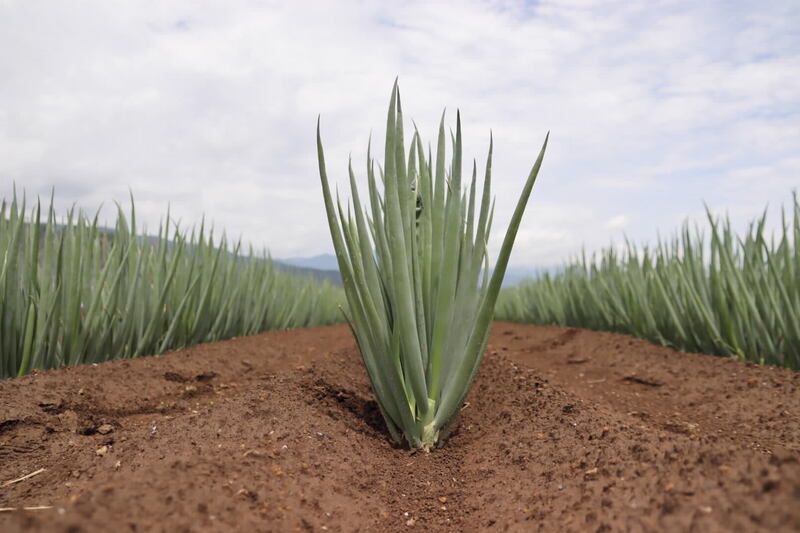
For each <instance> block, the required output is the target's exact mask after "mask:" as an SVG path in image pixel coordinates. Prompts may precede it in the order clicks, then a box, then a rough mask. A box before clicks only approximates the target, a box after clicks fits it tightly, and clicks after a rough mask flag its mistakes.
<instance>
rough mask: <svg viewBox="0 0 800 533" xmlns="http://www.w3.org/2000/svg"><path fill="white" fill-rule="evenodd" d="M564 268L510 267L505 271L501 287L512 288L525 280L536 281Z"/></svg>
mask: <svg viewBox="0 0 800 533" xmlns="http://www.w3.org/2000/svg"><path fill="white" fill-rule="evenodd" d="M563 268H564V267H562V266H546V267H545V266H540V267H512V268H508V269H506V275H505V277H504V278H503V287H513V286H515V285H518V284H519V283H520V282H523V281H526V280H534V279H537V278H539V277H541V276H543V275H544V274H550V275H551V276H552V275H555V274H558V273H559V272H560V271H561V270H563Z"/></svg>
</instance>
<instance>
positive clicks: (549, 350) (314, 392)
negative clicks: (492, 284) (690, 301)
mask: <svg viewBox="0 0 800 533" xmlns="http://www.w3.org/2000/svg"><path fill="white" fill-rule="evenodd" d="M491 344H492V348H491V351H490V355H488V356H487V357H486V359H485V361H484V366H483V368H482V369H481V372H480V374H479V376H478V379H477V380H476V383H475V386H474V388H473V391H472V393H471V395H470V398H469V405H470V407H469V409H464V410H462V412H461V415H460V416H461V418H460V421H459V422H458V425H457V427H456V430H455V431H454V433H453V435H452V437H451V439H450V440H449V441H448V443H447V445H446V446H445V447H444V448H442V449H437V450H434V451H433V452H432V453H429V454H428V453H417V454H413V455H410V454H409V452H408V450H402V449H397V448H395V447H393V446H392V444H391V443H390V441H389V439H388V437H387V435H386V434H385V429H384V427H383V421H382V418H381V415H380V412H379V411H378V407H377V405H376V404H375V402H374V400H373V397H372V395H371V393H370V390H369V383H368V380H367V379H366V376H365V375H364V371H363V368H362V364H361V362H360V360H359V356H358V352H357V351H356V348H355V345H354V342H353V339H352V337H351V335H350V333H349V331H348V329H347V328H346V326H336V327H328V328H310V329H304V330H295V331H276V332H268V333H265V334H262V335H258V336H254V337H248V338H239V339H236V340H231V341H226V342H220V343H215V344H209V345H203V346H197V347H194V348H191V349H188V350H183V351H179V352H173V353H170V354H168V355H165V356H162V357H158V358H142V359H137V360H118V361H113V362H110V363H106V364H101V365H97V366H85V367H77V368H68V369H62V370H57V371H48V372H41V373H37V374H35V375H32V376H28V377H25V378H22V379H17V380H9V381H4V382H0V479H16V478H17V476H19V473H20V472H26V471H28V472H33V471H35V470H37V469H40V468H46V469H47V475H43V476H34V477H29V478H28V479H26V480H25V483H14V484H11V485H9V486H7V487H4V488H3V490H2V492H0V507H2V508H3V510H4V511H7V512H4V513H2V515H0V530H2V531H4V532H6V531H7V532H16V531H47V532H50V531H53V532H66V531H81V532H93V531H108V530H109V529H114V528H116V527H124V528H135V529H137V530H140V531H142V530H152V529H155V530H164V531H181V530H184V531H204V530H215V531H276V532H278V531H294V530H309V531H312V530H313V531H356V530H360V531H390V532H391V531H409V530H418V531H431V532H439V531H485V530H488V531H506V530H507V531H520V532H522V531H525V532H528V531H617V530H628V529H633V530H640V531H692V530H695V531H710V532H715V531H742V532H752V531H796V528H797V527H798V525H800V505H798V502H800V460H798V457H800V454H798V451H799V450H800V420H799V419H798V414H800V413H798V411H797V407H796V406H798V405H800V377H799V376H800V375H798V374H795V373H792V372H790V371H787V370H781V369H774V368H766V367H757V366H747V365H742V364H740V363H737V362H735V361H732V360H727V359H720V358H716V357H711V356H703V355H695V354H684V353H679V352H675V351H673V350H669V349H666V348H662V347H657V346H653V345H651V344H649V343H646V342H643V341H639V340H636V339H630V338H629V337H623V336H620V335H613V334H607V333H593V332H589V331H584V330H576V329H566V328H557V327H535V326H520V325H514V324H507V323H499V324H495V334H493V335H492V337H491ZM495 352H496V353H495ZM492 353H494V354H493V355H492ZM584 353H586V354H591V358H588V359H587V360H586V361H582V362H581V363H580V364H579V366H576V363H574V362H570V358H571V357H573V354H584ZM578 371H580V374H579V372H578ZM630 376H639V377H640V378H642V379H646V380H647V381H648V382H650V383H658V384H659V385H658V386H653V385H651V384H650V383H639V382H635V381H631V380H626V377H630ZM644 376H646V378H644ZM748 380H752V381H748ZM599 383H602V385H599ZM187 386H191V387H192V388H193V390H189V391H187ZM80 391H84V393H83V394H79V392H80ZM187 392H188V393H187ZM65 413H66V414H65ZM101 422H102V424H101V425H99V426H98V424H99V423H101ZM90 423H91V424H90ZM103 425H108V426H109V427H110V428H112V430H113V431H107V432H106V431H105V430H106V429H107V428H105V427H103ZM84 426H86V427H90V428H92V429H94V428H96V430H93V431H82V428H84ZM76 427H77V429H78V431H76V430H75V428H76ZM101 428H102V429H103V431H101V430H100V429H101ZM101 449H105V454H101V455H98V454H95V453H92V452H93V451H95V450H101ZM112 450H113V451H112ZM87 451H88V453H87ZM409 465H414V468H413V469H412V468H410V467H409ZM42 502H47V503H50V504H52V506H53V508H52V509H49V508H43V507H36V506H40V505H41V503H42ZM445 504H446V505H445ZM26 506H27V507H29V508H36V509H38V510H37V511H36V512H32V511H24V510H19V509H20V508H23V507H26ZM9 509H14V510H9Z"/></svg>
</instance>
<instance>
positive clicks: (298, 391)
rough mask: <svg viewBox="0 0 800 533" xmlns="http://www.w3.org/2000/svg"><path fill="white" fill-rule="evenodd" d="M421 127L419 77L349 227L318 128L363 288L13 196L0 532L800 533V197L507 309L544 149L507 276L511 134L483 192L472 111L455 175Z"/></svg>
mask: <svg viewBox="0 0 800 533" xmlns="http://www.w3.org/2000/svg"><path fill="white" fill-rule="evenodd" d="M402 123H403V120H402V114H401V111H400V101H399V93H398V89H397V87H396V86H395V88H394V90H393V93H392V99H391V104H390V113H389V120H388V124H387V136H386V139H387V140H386V145H387V147H386V154H388V157H390V158H391V159H392V160H393V162H392V163H391V164H389V165H387V166H385V170H383V172H382V173H381V180H382V181H383V184H384V187H383V188H382V189H383V191H381V187H378V185H377V183H378V179H377V178H376V174H377V173H376V172H374V170H372V168H373V167H372V166H371V164H370V167H369V170H368V174H369V176H368V183H369V190H368V196H369V200H370V201H369V204H366V205H365V207H364V211H363V212H362V211H361V209H362V207H361V204H360V202H359V196H358V188H357V187H356V185H355V180H354V179H352V178H351V184H352V191H351V192H352V194H353V197H354V199H355V200H354V207H355V210H356V211H355V215H353V214H352V212H345V211H344V210H343V208H342V204H341V202H340V201H338V200H337V202H334V201H333V197H332V195H331V193H330V190H329V189H328V183H327V177H326V166H325V161H324V154H323V149H322V143H321V137H320V133H319V130H318V154H319V165H320V177H321V181H322V185H323V193H324V195H325V201H326V208H327V212H328V220H329V223H330V229H331V235H332V238H333V241H334V245H335V247H336V249H337V259H338V261H339V265H340V271H341V273H342V280H343V282H344V286H345V290H344V291H342V290H341V289H340V288H338V287H334V286H332V285H330V284H328V283H320V282H319V281H317V280H314V279H310V278H307V277H306V278H302V277H297V276H294V275H291V274H288V273H285V272H282V271H278V270H277V268H276V267H275V266H274V265H273V264H272V262H271V261H270V260H269V257H267V256H265V255H263V254H262V256H256V255H255V254H254V253H253V251H252V250H250V251H249V252H248V253H246V254H243V253H241V251H240V249H239V246H238V245H236V246H233V247H230V246H229V245H228V244H227V243H226V242H225V240H224V239H222V240H220V239H215V237H213V236H212V235H211V234H210V233H209V232H207V231H206V230H205V229H204V228H203V227H202V226H201V227H200V228H199V229H198V230H196V231H190V232H188V233H187V232H185V231H181V230H180V229H178V228H173V227H172V225H171V224H170V223H169V222H167V223H165V224H164V225H163V226H162V228H161V229H160V230H159V232H158V234H157V236H156V237H153V238H150V237H146V236H142V235H137V234H136V232H135V231H134V229H133V228H135V227H136V223H135V209H134V207H133V206H131V209H130V215H129V216H127V215H126V214H125V213H124V212H123V210H122V209H120V210H119V213H118V218H117V223H116V226H115V228H113V230H111V229H103V228H101V227H99V226H98V223H97V220H96V218H95V219H89V218H87V217H86V216H85V215H83V214H82V213H81V212H80V211H73V212H72V213H71V214H70V215H69V216H68V217H67V219H66V221H63V222H60V221H57V217H56V216H55V212H54V209H53V208H52V207H50V208H49V210H47V211H46V214H45V215H44V216H42V214H41V208H40V207H39V206H38V205H37V206H36V207H35V208H34V209H33V210H32V211H30V213H31V214H30V216H28V217H24V216H23V213H25V212H26V211H25V208H24V206H23V205H20V203H19V202H17V201H16V200H12V201H11V202H10V203H9V204H4V206H3V208H2V215H3V216H2V218H0V245H1V246H2V251H3V258H4V263H3V270H2V277H1V278H0V280H2V288H3V293H2V294H3V300H2V301H0V310H2V319H3V320H2V327H3V329H2V334H3V337H2V343H3V344H2V347H3V352H2V354H3V357H2V362H3V365H4V366H3V369H4V376H5V377H8V378H11V379H6V380H3V381H0V457H2V458H3V461H2V462H0V480H2V483H3V485H2V489H1V490H2V497H3V500H2V507H0V529H2V530H3V531H9V532H16V531H48V532H50V531H64V532H75V531H89V532H92V531H107V530H108V529H109V528H118V527H127V528H130V529H132V530H143V531H205V530H209V531H298V530H308V531H409V530H414V529H417V530H422V531H433V532H437V531H443V532H444V531H508V530H511V531H531V530H535V531H615V530H640V531H712V532H715V531H747V532H749V531H792V530H796V529H797V528H798V527H800V506H798V505H797V502H798V499H800V496H799V495H800V460H798V450H800V416H799V414H798V412H797V406H798V405H800V374H798V373H796V372H795V371H794V370H793V369H795V368H796V367H797V352H796V347H797V336H796V328H797V323H796V320H795V318H796V313H795V309H796V303H797V298H798V293H797V284H796V281H795V278H796V275H797V272H798V268H797V258H798V255H797V254H796V252H795V247H794V242H796V241H795V240H794V239H795V238H796V235H797V232H798V227H800V226H798V220H799V219H800V217H798V210H799V209H798V204H797V201H796V199H795V203H794V210H793V212H792V213H793V216H794V218H793V219H789V220H793V222H792V223H791V224H793V225H790V223H787V222H784V231H783V234H782V236H781V238H779V239H777V240H772V239H769V240H768V239H767V238H766V236H765V233H764V230H763V227H764V219H761V220H759V221H757V222H756V223H755V224H754V225H753V226H752V227H751V230H750V232H749V233H748V234H746V235H745V236H744V237H742V238H740V237H739V236H737V235H735V234H734V233H733V232H732V230H731V229H730V227H729V226H728V225H726V224H725V223H724V222H720V221H718V220H716V219H714V218H713V217H709V221H710V225H711V234H710V238H709V240H707V241H706V240H704V238H703V237H702V236H701V234H700V233H696V234H691V233H690V232H689V231H688V230H684V231H683V232H682V233H681V234H680V235H679V236H678V237H676V238H675V239H673V240H672V241H669V242H668V243H660V244H659V245H657V246H656V247H655V248H654V249H653V250H652V251H650V250H648V249H638V248H636V247H634V246H629V247H628V249H627V251H626V253H624V254H622V255H617V254H616V252H614V251H611V250H609V251H606V252H603V253H601V254H600V256H599V257H598V258H595V259H592V260H585V259H584V260H583V261H582V262H581V263H580V264H577V265H573V266H568V267H567V268H565V269H564V270H563V271H562V273H560V274H557V275H555V276H553V277H548V276H545V277H544V278H542V279H540V280H538V281H533V282H530V283H529V284H526V285H523V286H521V287H519V288H516V289H511V290H507V291H505V292H503V293H502V295H501V294H500V286H501V283H502V277H503V271H504V269H505V267H506V264H507V261H508V258H509V256H510V251H511V246H512V245H513V241H514V236H515V233H516V230H517V228H518V225H519V221H520V219H521V216H522V213H523V211H524V209H525V206H526V204H527V195H528V194H530V192H531V190H532V187H533V184H534V181H535V180H536V177H537V174H538V171H539V168H540V166H541V164H542V160H543V157H544V154H545V149H546V146H547V143H546V142H545V144H544V145H543V146H542V148H541V151H540V153H539V157H538V159H537V160H536V162H535V163H534V165H533V168H532V170H531V173H530V175H529V177H528V180H527V182H526V184H525V187H524V189H523V194H522V196H521V198H520V200H519V202H518V205H517V209H516V211H515V213H514V216H513V217H512V220H511V222H510V224H509V228H508V230H507V234H506V239H505V241H504V245H503V248H502V249H501V252H500V255H499V259H498V261H497V263H496V264H495V266H494V268H493V269H491V274H490V269H489V268H488V264H489V263H488V257H487V246H486V239H485V238H484V237H483V235H486V234H488V232H489V227H490V225H491V220H492V209H491V207H490V201H489V198H490V196H489V191H490V175H491V147H490V151H489V154H490V156H489V158H488V161H487V165H486V171H485V176H486V177H485V179H484V185H483V189H482V193H481V194H480V195H479V194H478V193H477V192H476V182H477V172H476V170H475V169H473V173H472V179H471V182H470V185H469V187H467V190H468V191H469V192H462V190H461V189H462V187H461V182H460V175H459V174H460V172H461V164H460V157H461V125H460V119H459V120H458V122H457V127H456V133H455V135H454V136H453V138H452V143H453V145H452V154H453V160H452V162H451V163H450V171H449V174H448V176H447V180H446V179H445V166H446V165H445V163H444V153H445V152H444V146H445V145H446V143H445V138H446V136H445V133H444V126H443V123H442V125H441V126H440V131H439V142H438V146H439V150H438V151H437V154H436V157H435V159H434V158H433V157H432V156H430V155H429V156H427V157H426V156H425V154H424V152H423V151H422V150H421V149H420V148H421V146H422V143H421V141H420V139H419V137H418V135H417V133H416V132H415V134H414V136H413V138H412V141H411V148H410V156H409V157H408V161H409V164H408V166H403V164H402V163H401V160H405V155H406V153H407V152H406V148H405V146H404V143H403V134H402ZM408 183H413V184H414V186H413V187H406V184H408ZM381 193H383V196H381ZM478 198H480V200H478ZM337 204H338V205H337ZM128 219H130V222H128ZM166 220H167V221H169V220H170V219H169V217H167V218H166ZM786 220H787V219H786V218H785V217H784V221H786ZM367 221H369V222H367ZM370 235H371V237H372V238H370ZM453 235H455V236H456V237H457V238H458V239H459V240H460V241H454V240H450V239H452V236H453ZM373 246H374V248H373ZM434 250H436V252H435V253H434ZM406 267H407V270H406V271H405V273H403V272H402V271H403V268H406ZM465 280H466V281H465ZM448 287H449V289H448ZM498 296H499V297H500V308H499V310H500V311H499V312H500V316H501V317H503V318H505V319H508V318H513V319H515V320H518V321H528V322H538V323H539V325H536V324H517V323H512V322H502V321H495V322H493V323H492V322H491V318H492V312H493V311H494V298H497V297H498ZM403 298H405V300H403ZM403 301H404V302H405V306H406V307H404V306H403V305H401V303H402V302H403ZM345 302H347V303H345ZM339 305H341V308H340V307H339ZM398 314H399V315H400V316H398ZM341 317H346V318H347V319H348V322H349V325H350V327H349V328H348V326H346V325H327V326H326V325H325V324H331V323H332V322H336V321H337V320H341ZM549 323H556V324H562V325H547V324H549ZM312 326H313V327H312ZM565 326H581V327H587V328H590V329H579V328H578V327H565ZM289 328H291V329H289ZM591 329H598V330H604V329H605V330H616V331H619V332H624V333H628V334H631V335H636V336H638V337H642V338H636V337H633V336H629V335H625V334H620V333H611V332H600V331H591ZM269 330H272V331H269ZM234 337H240V338H234ZM226 339H227V340H226ZM645 339H649V340H650V341H655V342H657V343H659V344H662V345H664V346H658V345H656V344H651V342H649V341H648V340H645ZM416 342H419V345H418V346H416V348H415V349H414V350H412V349H409V346H412V347H413V344H414V343H416ZM437 343H438V344H437ZM676 348H677V349H676ZM681 350H682V351H681ZM693 352H706V353H705V354H703V353H693ZM415 353H416V355H415ZM713 354H717V355H713ZM414 357H419V359H418V360H416V362H415V360H414V359H413V358H414ZM752 361H755V362H757V363H770V364H772V365H774V364H776V363H777V364H780V365H783V366H785V367H788V368H780V367H778V366H771V365H770V364H756V363H754V362H752ZM417 371H418V372H419V374H415V372H417ZM15 376H16V377H15ZM423 404H427V405H426V406H427V411H425V410H424V409H423V407H422V406H423Z"/></svg>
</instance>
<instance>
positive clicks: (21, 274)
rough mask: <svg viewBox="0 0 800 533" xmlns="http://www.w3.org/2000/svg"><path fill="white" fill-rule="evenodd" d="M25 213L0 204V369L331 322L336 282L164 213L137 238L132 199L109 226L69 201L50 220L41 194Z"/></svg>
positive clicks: (12, 371)
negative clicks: (299, 272)
mask: <svg viewBox="0 0 800 533" xmlns="http://www.w3.org/2000/svg"><path fill="white" fill-rule="evenodd" d="M25 212H26V209H25V205H24V200H23V202H22V203H21V204H20V203H18V201H17V199H16V198H14V200H12V201H11V202H10V203H7V202H6V201H3V202H2V206H0V259H2V265H0V377H3V378H7V377H12V376H21V375H23V374H25V373H27V372H28V371H30V369H33V368H42V369H44V368H53V367H58V366H63V365H77V364H82V363H93V362H99V361H106V360H108V359H114V358H118V357H137V356H140V355H151V354H158V353H162V352H164V351H166V350H170V349H177V348H182V347H186V346H191V345H194V344H197V343H201V342H208V341H214V340H220V339H226V338H230V337H234V336H239V335H248V334H254V333H258V332H261V331H264V330H269V329H283V328H294V327H303V326H312V325H322V324H330V323H334V322H340V321H341V314H340V312H339V310H338V303H339V302H341V301H343V300H344V298H343V295H342V293H341V289H339V288H337V287H334V286H333V285H331V284H329V283H323V282H319V281H316V280H314V279H311V278H306V277H299V276H295V275H292V274H289V273H286V272H282V271H280V270H278V269H277V267H276V266H275V265H274V264H273V263H272V261H270V260H269V259H268V258H267V257H266V256H265V255H263V254H262V255H261V256H256V255H254V254H253V250H252V248H251V249H250V250H249V253H248V254H246V255H245V254H242V251H241V245H240V244H236V245H233V246H229V243H228V242H227V240H226V239H225V238H224V236H223V237H222V238H221V239H218V240H217V241H216V242H215V239H214V235H213V232H207V231H206V230H205V229H204V227H203V226H201V227H200V229H199V231H195V230H194V229H193V230H192V231H191V232H190V233H188V232H185V231H182V230H181V229H180V228H179V227H177V225H173V223H172V222H171V221H170V219H169V214H167V218H166V222H164V223H162V224H161V226H160V227H159V231H158V236H157V237H146V236H141V235H137V233H136V229H135V228H136V219H135V209H134V206H133V204H131V213H130V223H129V222H128V219H127V217H126V216H125V214H124V212H123V210H122V209H121V208H119V209H118V217H117V222H116V227H115V229H114V230H113V231H109V230H106V229H103V228H101V227H99V226H98V221H97V216H95V217H94V218H93V219H89V218H88V217H86V216H85V215H84V214H83V213H82V212H80V211H76V210H75V209H73V210H72V211H70V213H69V214H68V216H67V217H66V220H64V221H60V222H59V223H57V222H56V215H55V211H54V209H53V206H52V200H51V202H50V207H49V209H47V210H46V212H42V209H41V205H37V206H36V207H35V208H34V209H33V210H32V211H31V213H30V216H29V217H28V218H27V219H26V217H25ZM229 248H230V249H229Z"/></svg>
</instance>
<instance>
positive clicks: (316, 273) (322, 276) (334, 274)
mask: <svg viewBox="0 0 800 533" xmlns="http://www.w3.org/2000/svg"><path fill="white" fill-rule="evenodd" d="M272 262H273V264H274V265H275V266H276V267H278V268H279V269H281V270H283V271H284V272H288V273H290V274H296V275H298V276H311V277H313V278H316V279H319V280H327V281H330V282H331V283H333V284H334V285H338V286H340V287H341V286H342V276H341V275H340V274H339V269H338V268H337V269H336V270H328V269H319V268H311V267H306V266H298V265H295V264H290V263H287V260H286V259H273V260H272Z"/></svg>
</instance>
